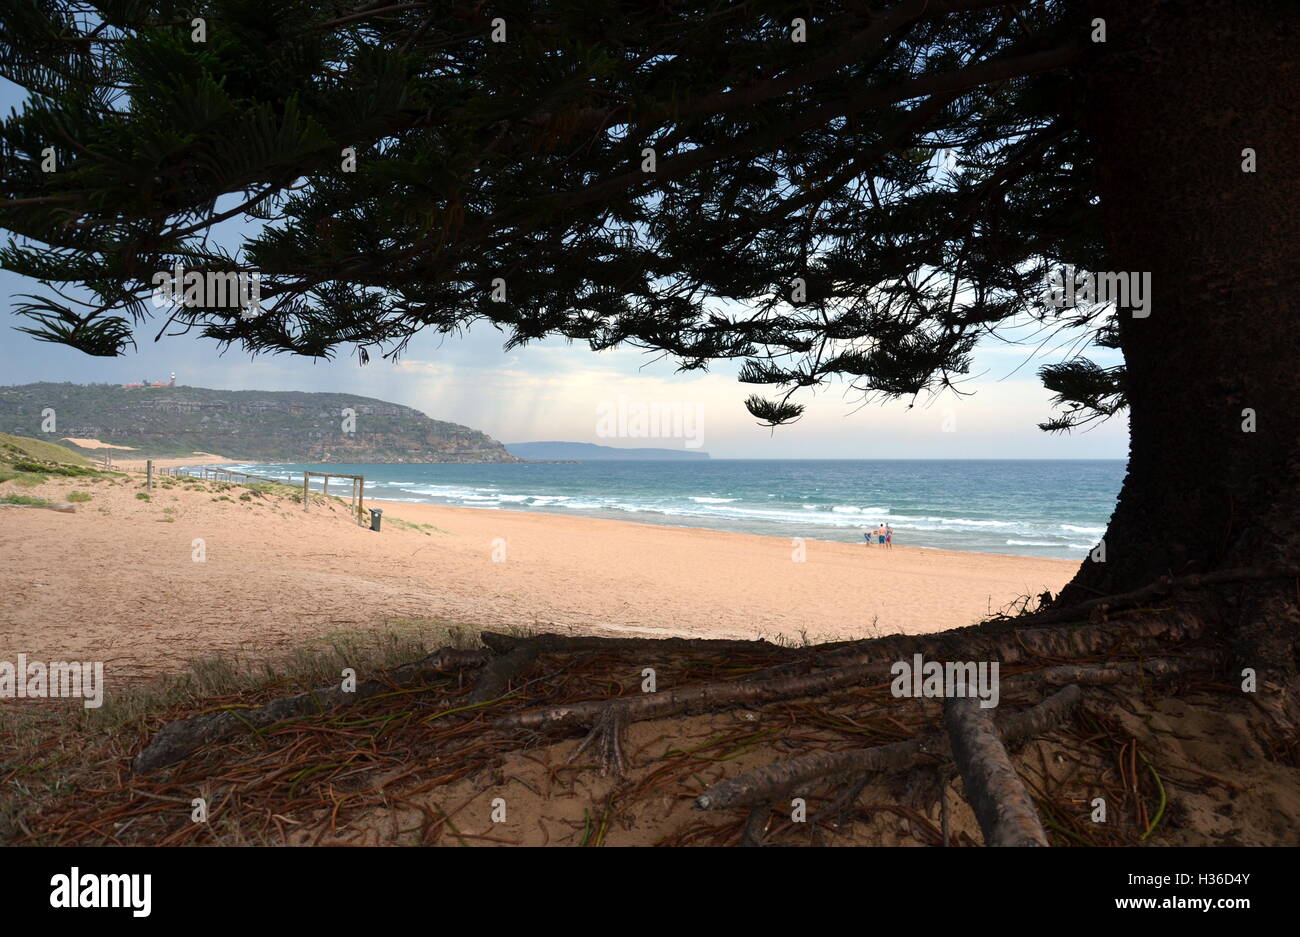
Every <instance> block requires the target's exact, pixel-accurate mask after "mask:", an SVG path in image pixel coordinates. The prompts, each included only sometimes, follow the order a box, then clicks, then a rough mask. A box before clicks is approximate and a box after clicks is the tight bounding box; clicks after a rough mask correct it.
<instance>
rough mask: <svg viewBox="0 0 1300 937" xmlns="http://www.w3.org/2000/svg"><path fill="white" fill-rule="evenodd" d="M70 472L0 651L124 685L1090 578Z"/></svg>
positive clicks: (856, 617)
mask: <svg viewBox="0 0 1300 937" xmlns="http://www.w3.org/2000/svg"><path fill="white" fill-rule="evenodd" d="M71 481H72V480H70V479H69V480H63V481H59V482H48V483H46V484H45V485H43V486H41V487H39V488H34V489H30V493H31V494H35V495H38V496H42V497H46V498H49V499H51V500H56V501H65V500H67V492H68V491H69V490H70V489H72V488H81V489H83V490H86V491H89V492H91V493H92V495H93V500H92V501H91V502H89V503H84V504H78V505H77V513H76V514H71V515H68V514H56V513H53V512H50V511H18V510H7V509H4V508H0V569H3V570H4V572H3V574H2V578H3V590H4V596H5V601H4V604H3V609H2V610H0V634H2V635H3V645H4V647H3V648H0V651H3V652H4V653H7V654H9V655H10V656H12V655H13V654H16V653H18V652H20V651H21V652H25V653H27V654H28V655H29V656H31V657H32V659H42V658H43V659H69V660H103V661H105V662H106V663H111V670H110V672H111V673H116V674H118V675H136V674H147V673H154V672H160V671H172V670H179V669H181V668H182V667H183V666H184V664H185V662H186V661H187V660H189V659H192V658H195V657H202V656H209V655H212V654H214V653H226V652H234V651H237V650H242V651H246V652H249V653H251V654H258V655H260V654H263V653H265V652H267V651H269V650H272V649H279V648H283V647H287V646H290V645H295V644H300V643H302V642H304V641H307V640H311V639H313V638H315V637H317V636H321V635H325V634H329V633H332V632H339V631H341V630H348V629H354V628H368V627H372V626H376V625H382V624H383V623H384V621H385V620H386V619H395V618H404V619H412V618H417V619H439V620H444V621H452V622H459V623H464V624H467V625H471V626H478V627H488V628H492V627H500V626H507V625H509V626H525V627H535V628H539V629H547V630H555V631H562V632H575V633H577V632H583V633H597V634H615V633H622V634H632V635H647V636H651V635H665V636H667V635H684V636H711V637H736V638H753V637H758V636H767V637H778V636H779V637H783V638H787V639H799V638H801V637H804V636H806V637H807V638H808V639H811V640H831V639H843V638H852V637H860V636H869V635H874V634H889V633H896V632H906V633H921V632H929V631H938V630H943V629H947V628H952V627H957V626H961V625H967V624H971V623H972V622H973V621H975V620H976V619H977V618H979V617H981V616H983V615H985V614H987V613H988V612H989V611H991V610H996V609H998V608H999V607H1000V606H1002V605H1004V604H1005V603H1007V602H1010V601H1012V600H1014V599H1015V598H1016V597H1017V596H1019V595H1024V594H1037V593H1039V592H1041V591H1042V590H1043V589H1044V588H1049V589H1052V590H1053V591H1055V590H1057V589H1059V588H1060V587H1061V586H1062V585H1063V584H1064V583H1065V582H1066V581H1067V580H1068V579H1069V577H1070V575H1071V574H1072V573H1073V570H1074V568H1075V564H1074V563H1071V562H1068V561H1064V560H1050V559H1035V558H1032V557H1013V556H995V555H986V554H978V553H960V552H951V551H942V550H924V549H919V548H908V547H896V548H895V549H894V550H892V551H886V550H883V549H879V548H876V547H867V546H865V545H861V544H844V543H823V542H818V541H812V540H810V541H807V543H806V547H805V548H806V558H805V559H804V561H802V562H799V561H796V559H795V557H796V555H797V554H796V545H795V544H794V543H792V541H791V540H789V539H785V538H776V537H761V536H753V535H746V534H735V533H723V532H714V531H706V530H695V529H687V528H678V527H659V526H646V525H638V524H630V523H623V522H618V521H610V520H600V519H591V518H577V517H562V516H557V515H549V514H532V513H523V512H510V511H500V510H476V509H471V508H451V507H441V506H433V505H420V504H397V503H385V504H383V507H384V509H385V511H386V515H385V522H384V525H383V530H382V531H381V532H379V533H375V532H373V531H370V530H368V529H366V528H363V527H360V526H357V525H356V524H355V523H353V522H352V521H351V520H350V519H349V518H348V517H347V514H346V509H345V508H343V507H342V506H335V507H334V508H333V509H332V510H331V509H329V508H325V507H313V508H312V509H311V510H310V511H309V512H306V513H304V512H303V510H302V507H301V505H300V504H298V503H296V502H295V501H294V500H292V499H289V498H283V499H278V498H274V497H271V498H265V497H262V496H260V495H256V496H253V495H250V496H249V497H250V499H251V500H244V501H241V500H238V498H239V497H240V495H241V493H243V492H244V489H242V488H237V487H233V488H231V489H230V490H229V491H228V492H225V493H224V494H219V493H217V492H213V491H187V490H184V489H183V488H182V487H180V486H179V485H174V486H173V487H171V488H169V489H157V490H155V491H154V492H153V495H152V500H150V501H147V502H146V501H143V500H139V499H137V497H136V494H137V493H138V492H140V491H142V487H141V484H142V477H141V476H137V477H134V478H132V479H131V480H130V482H129V484H128V483H120V484H116V485H114V484H110V483H107V482H100V483H98V484H89V485H74V484H70V482H71ZM223 497H224V498H231V499H234V500H215V499H217V498H223ZM368 504H372V505H378V504H380V503H379V502H368ZM400 521H406V522H408V523H407V524H402V523H401V522H400ZM410 524H429V525H433V526H434V527H435V528H437V529H436V530H426V529H413V528H412V527H411V526H410ZM199 541H202V542H201V544H200V543H199ZM200 547H201V549H202V551H203V561H202V562H196V561H195V556H196V550H198V549H200Z"/></svg>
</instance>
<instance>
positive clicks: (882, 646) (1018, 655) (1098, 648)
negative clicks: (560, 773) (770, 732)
mask: <svg viewBox="0 0 1300 937" xmlns="http://www.w3.org/2000/svg"><path fill="white" fill-rule="evenodd" d="M1198 630H1199V629H1198V627H1197V625H1196V623H1195V622H1194V620H1192V619H1190V618H1188V617H1185V616H1171V617H1164V616H1161V617H1156V618H1152V619H1149V620H1147V619H1144V620H1141V621H1137V622H1125V623H1123V624H1120V623H1106V624H1098V625H1086V626H1080V627H1077V628H1069V629H1063V628H1059V627H1053V628H1041V629H1029V630H1026V631H1008V630H1005V629H1004V630H1001V631H984V630H981V629H980V628H978V627H975V628H967V629H962V630H960V631H953V632H944V633H942V634H938V635H924V636H915V635H908V636H903V635H899V636H891V637H887V638H875V639H872V640H869V641H861V642H857V643H855V644H851V645H844V646H841V647H839V648H837V649H835V650H832V651H830V652H827V653H825V654H822V655H820V656H818V657H816V658H812V659H805V660H799V661H794V662H791V663H788V664H783V665H778V666H777V667H774V668H768V669H767V670H764V671H760V672H759V673H755V674H750V675H749V676H748V677H747V678H744V679H741V680H734V681H726V682H716V683H705V684H701V685H698V686H692V687H685V688H682V689H677V690H670V691H666V692H661V693H653V694H645V695H643V696H639V697H625V698H621V699H613V700H593V701H591V702H586V703H576V704H570V705H567V706H552V707H548V708H545V709H538V710H533V711H531V712H524V713H514V714H511V715H509V716H504V717H502V718H500V719H498V720H497V721H496V726H497V728H501V729H519V728H529V729H552V728H571V727H576V726H590V727H591V729H590V732H589V733H588V735H587V737H586V738H585V739H584V740H583V743H582V745H581V747H580V748H581V750H585V749H587V748H588V747H590V746H591V745H593V744H595V745H596V746H597V750H598V751H600V752H602V753H603V754H602V760H601V770H602V773H606V772H610V771H612V772H613V773H614V774H615V775H616V776H617V775H621V774H622V773H623V771H624V770H625V768H626V765H625V764H624V763H623V760H622V758H621V756H620V755H617V753H620V752H621V751H622V741H621V739H613V740H611V739H608V738H605V736H606V735H607V734H608V733H610V732H611V731H618V732H621V731H622V728H623V727H624V726H626V725H627V724H628V723H629V722H640V721H644V720H648V719H662V718H666V717H669V716H677V715H682V714H691V713H702V712H709V711H716V710H719V709H726V708H731V707H738V706H746V705H755V704H761V703H768V702H774V701H776V700H783V699H792V698H795V697H799V696H812V695H815V694H818V693H824V692H829V691H832V690H838V689H844V688H846V687H851V686H858V685H864V684H865V685H869V684H871V683H874V682H881V681H885V680H888V679H889V677H890V667H891V666H892V662H893V660H894V659H898V656H899V655H902V654H906V655H908V656H910V655H911V654H916V653H919V654H922V655H923V656H927V657H930V658H931V659H936V660H940V659H952V658H961V659H968V660H999V661H1001V663H1002V664H1004V665H1005V664H1017V663H1023V662H1026V661H1029V660H1034V659H1039V658H1045V659H1048V660H1052V659H1056V660H1060V659H1068V658H1080V657H1088V656H1093V655H1095V654H1098V653H1100V652H1106V651H1113V650H1115V649H1116V648H1118V647H1122V646H1127V647H1128V648H1130V649H1134V650H1136V649H1139V648H1141V649H1150V648H1151V647H1154V646H1157V645H1158V644H1159V643H1161V642H1162V641H1167V640H1170V639H1174V640H1177V639H1183V638H1187V637H1191V636H1193V635H1194V634H1196V633H1197V632H1198ZM543 637H554V636H543ZM560 640H561V641H564V640H570V639H560ZM587 640H588V641H590V640H592V639H587ZM528 646H529V645H527V644H524V645H519V646H516V647H515V649H514V650H512V651H510V652H509V653H508V654H507V655H505V657H502V658H499V662H501V669H502V671H504V670H506V669H507V668H509V669H510V671H509V672H510V675H511V676H513V675H517V674H518V673H519V672H521V671H522V670H523V669H524V668H525V667H526V666H527V664H528V662H529V661H531V659H532V657H531V656H529V652H528V651H527V650H521V648H527V647H528ZM542 646H544V645H542ZM584 646H585V645H584ZM891 652H892V655H893V657H891V656H890V655H891ZM882 657H884V658H886V659H885V660H882V659H881V658H882ZM832 661H834V662H837V663H840V666H833V667H827V668H825V669H821V670H814V671H813V672H811V673H804V672H801V671H806V670H807V669H808V667H809V666H811V665H812V664H813V663H822V664H826V663H830V662H832ZM495 663H497V662H494V664H495ZM492 668H493V665H489V666H488V667H485V668H484V676H483V677H481V678H480V681H482V680H484V679H486V678H487V672H488V671H489V670H492ZM1131 672H1136V671H1132V670H1131V669H1130V670H1127V671H1126V670H1125V669H1124V668H1122V667H1119V668H1118V669H1114V670H1113V671H1112V673H1111V674H1110V675H1109V676H1108V677H1099V678H1098V679H1100V680H1109V682H1115V681H1117V680H1119V679H1122V678H1123V677H1124V676H1125V675H1126V674H1128V673H1131ZM1112 677H1113V679H1111V678H1112ZM494 679H496V680H500V679H501V678H500V677H499V676H498V677H494ZM505 679H507V680H508V678H505ZM1058 682H1059V681H1058ZM481 685H482V683H480V686H481ZM503 687H504V683H502V682H493V683H491V684H489V685H488V688H487V689H486V690H485V691H484V692H485V693H488V694H495V695H499V693H498V692H497V691H500V690H502V689H503ZM478 692H479V690H478V688H476V690H475V694H476V695H477V694H478ZM495 695H486V696H483V697H482V699H483V700H486V699H494V698H495ZM611 754H613V755H614V757H613V758H612V760H610V755H611Z"/></svg>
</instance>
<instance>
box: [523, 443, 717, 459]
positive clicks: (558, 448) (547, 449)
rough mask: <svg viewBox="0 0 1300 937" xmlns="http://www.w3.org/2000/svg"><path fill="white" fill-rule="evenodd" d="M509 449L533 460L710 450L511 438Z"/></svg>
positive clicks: (695, 455) (689, 454)
mask: <svg viewBox="0 0 1300 937" xmlns="http://www.w3.org/2000/svg"><path fill="white" fill-rule="evenodd" d="M506 451H508V452H509V453H510V454H511V455H512V456H515V457H517V458H520V459H528V460H530V461H565V462H567V461H577V462H610V461H617V460H620V459H627V460H633V459H636V460H641V459H646V460H650V459H660V460H664V461H670V460H681V459H694V460H699V459H707V458H708V457H709V454H708V453H707V452H699V451H696V450H687V449H620V448H616V447H614V446H598V445H596V444H595V443H589V442H508V443H506Z"/></svg>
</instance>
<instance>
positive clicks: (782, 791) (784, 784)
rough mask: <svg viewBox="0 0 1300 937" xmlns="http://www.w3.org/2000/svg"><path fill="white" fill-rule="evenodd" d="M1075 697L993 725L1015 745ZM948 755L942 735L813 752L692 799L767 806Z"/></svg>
mask: <svg viewBox="0 0 1300 937" xmlns="http://www.w3.org/2000/svg"><path fill="white" fill-rule="evenodd" d="M1081 696H1082V691H1081V690H1080V689H1079V688H1078V687H1077V686H1073V685H1072V686H1068V687H1066V688H1065V689H1063V690H1060V691H1058V692H1057V693H1056V694H1054V695H1053V696H1051V697H1049V698H1048V699H1047V700H1044V701H1043V702H1042V703H1039V704H1038V705H1037V706H1035V707H1034V708H1033V709H1029V710H1025V711H1023V712H1018V713H1013V714H1011V715H1008V716H1004V717H1002V719H1000V720H999V724H1000V728H1001V731H1002V734H1003V737H1004V738H1005V739H1006V740H1007V744H1008V745H1017V744H1019V743H1020V742H1022V741H1024V740H1025V739H1028V738H1031V737H1033V736H1035V735H1038V734H1040V733H1042V732H1045V731H1048V730H1049V729H1051V728H1053V727H1055V726H1056V725H1057V724H1058V723H1059V722H1060V721H1061V720H1062V719H1064V717H1065V716H1066V715H1068V714H1069V712H1070V711H1071V710H1072V709H1073V707H1074V706H1076V705H1077V704H1078V702H1079V700H1080V698H1081ZM951 757H952V752H951V749H950V748H949V743H948V738H947V736H946V735H945V734H944V733H942V732H935V733H932V734H930V735H925V736H921V737H920V738H915V739H907V740H906V741H903V742H894V743H892V744H889V745H879V746H876V747H874V748H863V749H857V750H855V751H848V752H816V753H815V754H812V755H803V756H801V757H799V758H791V759H789V760H786V761H779V762H774V763H772V764H769V765H764V766H763V767H761V768H756V769H754V770H753V771H747V772H745V773H744V774H741V775H737V776H736V777H734V778H729V779H727V780H726V781H723V782H722V783H721V784H715V785H714V786H713V787H711V788H709V789H708V790H707V791H705V792H704V793H703V794H701V795H700V796H699V797H697V798H696V799H695V806H696V807H698V808H699V809H701V810H718V809H722V808H726V807H743V806H749V805H751V804H755V803H759V802H770V801H775V800H779V799H781V798H783V797H785V796H787V795H788V794H790V793H792V792H794V791H795V790H797V789H799V788H801V787H802V786H804V785H807V784H809V783H810V782H813V781H820V780H821V779H823V778H832V777H838V776H842V775H843V776H847V775H855V774H866V773H879V772H884V771H901V770H903V769H905V768H910V767H911V766H912V765H913V764H915V763H916V762H917V761H918V760H921V759H924V758H930V759H933V760H935V761H937V762H945V761H948V760H950V759H951Z"/></svg>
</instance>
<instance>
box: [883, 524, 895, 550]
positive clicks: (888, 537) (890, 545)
mask: <svg viewBox="0 0 1300 937" xmlns="http://www.w3.org/2000/svg"><path fill="white" fill-rule="evenodd" d="M885 549H886V550H892V549H894V528H892V527H886V528H885Z"/></svg>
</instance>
